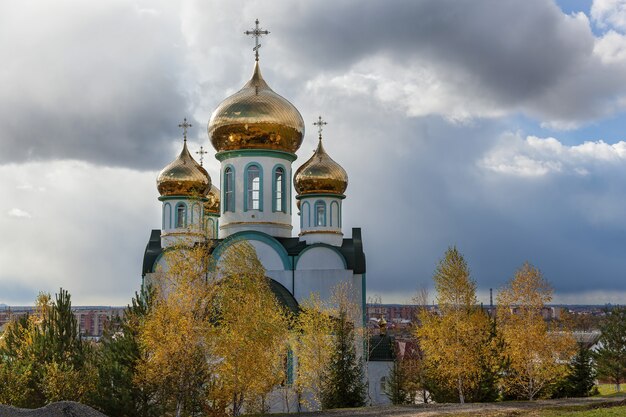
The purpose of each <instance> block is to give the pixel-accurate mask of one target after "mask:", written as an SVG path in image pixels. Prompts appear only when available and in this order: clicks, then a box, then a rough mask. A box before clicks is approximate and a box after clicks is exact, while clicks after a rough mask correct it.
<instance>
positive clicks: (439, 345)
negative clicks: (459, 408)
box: [416, 247, 496, 403]
mask: <svg viewBox="0 0 626 417" xmlns="http://www.w3.org/2000/svg"><path fill="white" fill-rule="evenodd" d="M433 280H434V282H435V289H436V291H437V303H438V307H439V313H435V312H431V311H427V310H423V311H422V312H421V313H420V315H419V321H420V323H421V325H420V326H419V327H418V328H417V331H416V335H417V337H418V339H419V343H420V346H421V348H422V349H423V351H424V356H425V360H426V362H427V366H428V368H430V369H431V370H435V372H436V373H437V382H438V383H440V384H443V385H444V386H447V387H449V388H451V389H454V390H455V391H456V394H457V397H458V400H459V402H460V403H464V402H465V401H466V399H467V395H468V393H469V392H471V391H473V390H475V389H476V388H477V387H478V385H479V383H480V381H481V378H482V375H483V372H484V370H485V367H492V366H496V361H495V359H493V358H491V357H490V352H491V345H492V343H493V341H492V337H491V333H490V322H489V317H488V316H487V315H486V314H485V313H484V312H483V311H482V309H481V308H480V307H478V306H477V299H476V283H475V281H473V280H472V279H471V278H470V272H469V269H468V267H467V263H466V262H465V259H464V258H463V255H461V253H460V252H459V251H458V250H457V249H456V247H451V248H449V249H448V250H447V251H446V253H445V255H444V257H443V258H442V259H441V260H440V261H439V264H438V265H437V269H436V270H435V273H434V275H433Z"/></svg>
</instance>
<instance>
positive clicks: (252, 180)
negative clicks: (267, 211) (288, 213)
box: [245, 165, 263, 210]
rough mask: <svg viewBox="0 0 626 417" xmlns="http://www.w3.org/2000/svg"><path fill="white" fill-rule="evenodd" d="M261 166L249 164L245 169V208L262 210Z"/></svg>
mask: <svg viewBox="0 0 626 417" xmlns="http://www.w3.org/2000/svg"><path fill="white" fill-rule="evenodd" d="M262 198H263V196H262V189H261V168H259V166H258V165H250V166H249V167H248V168H247V169H246V201H245V203H246V204H245V206H246V207H245V209H246V210H263V200H262Z"/></svg>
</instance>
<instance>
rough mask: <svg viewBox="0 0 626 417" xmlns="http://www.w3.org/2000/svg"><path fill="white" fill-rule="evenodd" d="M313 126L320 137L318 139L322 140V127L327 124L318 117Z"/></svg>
mask: <svg viewBox="0 0 626 417" xmlns="http://www.w3.org/2000/svg"><path fill="white" fill-rule="evenodd" d="M313 124H314V125H315V126H317V131H318V133H319V135H320V139H322V130H324V126H325V125H327V124H328V123H326V122H325V121H323V120H322V116H320V117H318V119H317V122H314V123H313Z"/></svg>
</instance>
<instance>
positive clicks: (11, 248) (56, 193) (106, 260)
mask: <svg viewBox="0 0 626 417" xmlns="http://www.w3.org/2000/svg"><path fill="white" fill-rule="evenodd" d="M14 178H20V179H21V180H22V181H24V183H25V184H38V185H39V186H41V187H43V188H45V190H43V191H40V192H25V190H23V189H17V188H16V187H14V186H12V182H13V181H14ZM155 178H156V173H155V172H139V171H134V170H130V169H123V168H107V167H99V166H95V165H92V164H88V163H85V162H79V161H56V162H32V163H27V164H10V165H0V189H1V190H3V201H7V202H8V203H9V204H11V205H13V206H14V207H16V208H13V209H11V210H10V211H9V212H8V214H9V215H8V216H0V230H2V233H3V235H4V236H5V237H7V238H5V239H2V241H0V283H1V284H2V290H0V292H3V300H4V302H12V303H13V302H17V300H15V299H12V298H11V294H10V292H11V288H21V290H20V291H21V292H20V294H23V293H25V292H28V291H30V294H31V295H32V297H33V298H32V299H34V296H35V295H36V294H37V292H38V291H49V292H55V291H58V289H59V287H63V288H66V289H68V290H69V291H70V293H71V294H72V297H73V300H74V302H75V303H76V304H79V305H80V304H83V305H84V304H91V303H103V302H105V303H107V304H126V303H127V302H128V301H129V300H130V298H131V297H132V295H133V293H134V291H135V290H137V289H138V288H139V285H140V283H141V257H142V255H143V250H144V248H145V245H146V243H147V240H148V237H149V233H150V229H152V228H158V227H159V226H160V215H159V209H160V203H159V202H158V200H157V197H158V192H157V190H156V185H155ZM17 207H19V208H17ZM16 217H18V218H28V219H29V221H28V222H20V221H15V220H16ZM28 301H31V300H29V299H28V298H26V299H23V298H22V299H20V300H19V302H20V303H24V302H28Z"/></svg>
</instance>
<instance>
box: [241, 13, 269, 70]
mask: <svg viewBox="0 0 626 417" xmlns="http://www.w3.org/2000/svg"><path fill="white" fill-rule="evenodd" d="M254 23H255V28H254V29H252V30H246V31H245V32H244V34H245V35H251V36H254V48H252V50H253V51H254V57H255V61H258V60H259V48H261V44H260V43H259V38H260V37H261V36H263V35H268V34H269V33H270V32H269V30H261V28H260V27H259V19H257V20H256V21H255V22H254Z"/></svg>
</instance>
